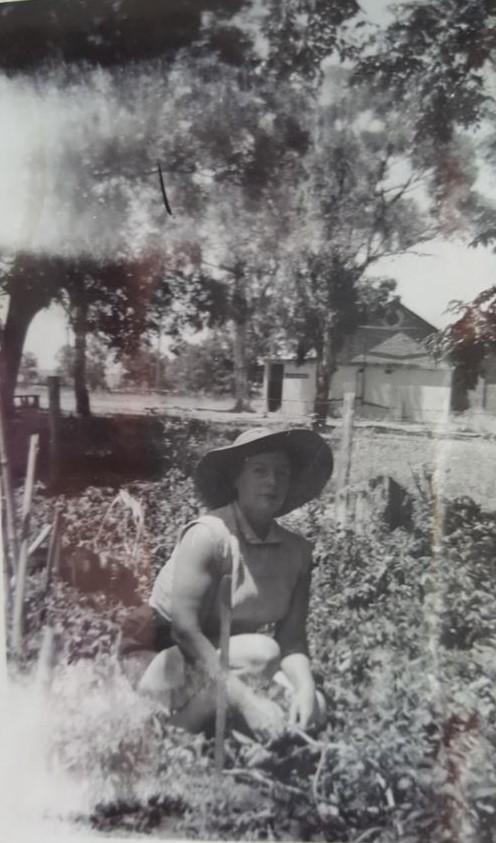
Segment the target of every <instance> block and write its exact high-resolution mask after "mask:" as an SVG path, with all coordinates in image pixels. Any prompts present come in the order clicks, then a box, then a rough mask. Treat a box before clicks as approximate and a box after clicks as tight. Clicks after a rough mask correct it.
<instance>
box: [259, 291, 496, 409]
mask: <svg viewBox="0 0 496 843" xmlns="http://www.w3.org/2000/svg"><path fill="white" fill-rule="evenodd" d="M434 333H436V328H435V327H434V325H431V324H430V323H429V322H426V321H425V319H422V318H421V317H420V316H418V315H417V314H416V313H413V311H411V310H409V309H408V308H407V307H405V306H404V305H402V304H398V305H397V307H395V308H394V310H393V311H392V312H390V313H389V314H388V316H387V317H385V318H384V319H382V320H380V321H377V322H375V323H372V324H369V325H362V326H360V327H359V328H358V329H357V331H356V332H355V333H354V334H353V335H352V336H350V337H349V338H348V340H347V342H346V344H345V347H344V348H343V351H342V352H341V354H340V355H339V358H338V367H337V370H336V372H335V374H334V376H333V379H332V383H331V390H330V395H329V404H330V414H331V415H332V414H333V408H334V409H335V411H336V412H338V411H339V407H340V405H341V401H342V398H343V395H344V393H345V392H354V393H355V398H356V406H357V411H358V412H359V414H360V415H361V416H363V417H366V418H374V419H384V418H392V419H396V420H401V421H428V420H433V419H436V418H439V417H440V416H441V415H442V414H443V413H444V412H446V410H447V408H448V407H449V406H450V402H451V384H452V367H451V366H449V365H448V364H447V363H445V362H437V361H435V360H434V358H433V357H432V356H431V355H430V354H429V352H428V349H427V346H426V340H427V338H428V337H429V336H430V335H432V334H434ZM495 381H496V378H495ZM315 393H316V361H315V358H313V359H312V358H311V357H310V358H309V359H308V360H306V361H305V362H304V363H303V364H302V365H298V363H297V362H296V361H295V360H294V359H291V358H289V357H288V358H285V359H280V358H279V359H278V358H271V359H268V360H266V361H265V374H264V397H265V401H266V407H267V410H268V411H269V412H275V411H280V412H281V413H282V414H283V415H285V416H302V415H308V414H309V413H311V412H312V410H313V403H314V399H315ZM494 400H495V403H496V395H495V396H494Z"/></svg>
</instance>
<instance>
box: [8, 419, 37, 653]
mask: <svg viewBox="0 0 496 843" xmlns="http://www.w3.org/2000/svg"><path fill="white" fill-rule="evenodd" d="M38 447H39V436H38V434H37V433H34V434H33V435H32V436H30V438H29V454H28V465H27V470H26V482H25V484H24V498H23V502H22V520H21V545H20V549H19V560H18V566H17V576H16V588H15V597H14V619H13V622H12V646H13V650H14V654H15V655H16V656H17V657H20V656H21V655H22V644H23V610H24V592H25V586H26V569H27V561H28V547H29V545H28V540H29V520H30V516H31V502H32V499H33V485H34V476H35V471H36V459H37V456H38Z"/></svg>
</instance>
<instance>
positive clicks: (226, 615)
mask: <svg viewBox="0 0 496 843" xmlns="http://www.w3.org/2000/svg"><path fill="white" fill-rule="evenodd" d="M219 593H220V673H219V678H218V681H217V705H216V712H215V772H216V774H217V775H218V776H220V775H221V774H222V769H223V767H224V738H225V734H226V720H227V687H226V683H227V674H228V671H229V638H230V635H231V615H232V607H231V576H230V575H229V574H225V575H224V576H223V577H222V580H221V583H220V592H219Z"/></svg>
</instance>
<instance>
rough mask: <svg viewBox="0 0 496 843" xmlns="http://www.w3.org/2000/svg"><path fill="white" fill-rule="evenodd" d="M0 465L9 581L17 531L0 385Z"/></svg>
mask: <svg viewBox="0 0 496 843" xmlns="http://www.w3.org/2000/svg"><path fill="white" fill-rule="evenodd" d="M0 366H1V359H0ZM0 464H1V467H2V487H3V494H4V500H5V522H6V527H7V541H8V556H7V555H6V559H5V561H6V568H7V575H8V577H9V579H10V578H11V577H12V576H13V575H14V574H15V573H16V569H17V551H18V546H17V530H16V519H15V505H14V492H13V489H12V477H11V471H10V460H9V451H8V446H7V423H6V419H5V407H4V403H3V390H2V384H1V383H0Z"/></svg>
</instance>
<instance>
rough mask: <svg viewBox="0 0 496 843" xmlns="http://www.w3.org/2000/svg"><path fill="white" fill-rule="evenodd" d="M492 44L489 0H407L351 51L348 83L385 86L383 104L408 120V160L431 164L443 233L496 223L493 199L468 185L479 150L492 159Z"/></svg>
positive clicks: (381, 88) (478, 230) (378, 88)
mask: <svg viewBox="0 0 496 843" xmlns="http://www.w3.org/2000/svg"><path fill="white" fill-rule="evenodd" d="M495 46H496V36H495V30H494V2H493V0H436V2H423V0H422V2H420V0H414V2H408V3H404V4H402V5H401V6H398V7H397V8H396V14H395V17H394V18H393V21H392V23H391V24H390V25H389V26H388V27H386V29H385V30H384V31H381V32H379V33H374V34H373V35H372V36H371V37H370V38H369V39H368V42H366V43H365V44H364V45H362V51H361V53H360V52H359V53H355V58H357V59H358V61H357V64H356V69H355V71H354V80H355V82H358V83H359V84H360V83H362V82H363V81H365V83H366V85H367V86H368V87H371V86H372V87H373V88H374V90H376V91H381V92H384V93H385V95H386V101H385V107H386V108H388V109H389V110H391V111H392V110H395V111H396V112H398V114H399V115H401V117H400V119H401V120H403V121H405V122H406V123H408V124H409V125H410V126H411V133H412V144H411V149H410V155H411V160H412V161H413V162H414V164H417V163H418V164H420V165H421V166H422V167H426V166H427V167H430V169H431V179H430V190H431V193H432V196H433V198H434V200H435V202H436V203H437V207H438V212H439V214H440V215H442V214H445V215H446V217H447V219H445V220H444V222H445V226H447V229H448V233H455V232H457V231H458V232H459V231H464V232H465V227H466V225H467V223H474V224H475V228H476V233H477V234H483V235H484V234H485V233H486V232H487V231H488V230H489V229H492V230H493V231H494V230H495V227H496V226H495V212H494V207H493V203H488V202H487V200H484V199H483V198H482V196H481V195H478V194H476V193H474V191H473V189H472V188H473V184H474V182H475V179H476V175H477V163H478V161H480V158H481V155H483V156H487V157H488V158H489V159H492V157H493V153H494V150H495V149H496V144H495V142H494V130H493V131H492V136H491V138H488V133H487V129H489V128H491V122H493V115H492V88H493V84H494V78H495V76H494V71H495V66H496V65H495ZM482 126H484V127H485V131H484V133H481V136H480V137H479V138H477V131H476V130H477V129H479V128H481V127H482ZM466 130H467V131H466ZM462 133H463V134H462Z"/></svg>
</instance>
